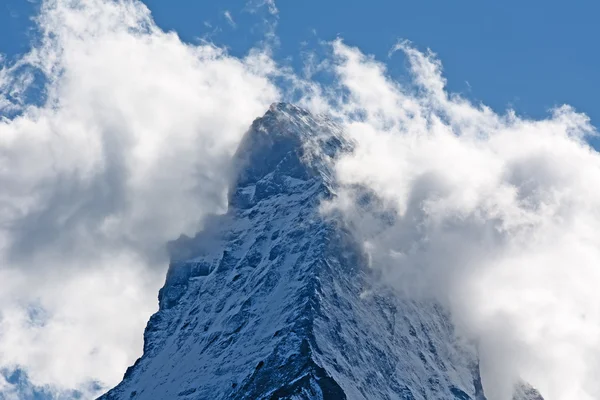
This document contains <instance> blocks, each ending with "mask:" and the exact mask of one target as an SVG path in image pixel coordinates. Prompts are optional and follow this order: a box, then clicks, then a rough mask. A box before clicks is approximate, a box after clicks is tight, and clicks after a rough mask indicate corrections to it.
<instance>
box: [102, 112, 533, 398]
mask: <svg viewBox="0 0 600 400" xmlns="http://www.w3.org/2000/svg"><path fill="white" fill-rule="evenodd" d="M351 149H352V146H351V144H350V143H348V142H347V141H346V140H345V139H344V138H343V135H342V134H341V131H340V129H339V128H338V127H337V126H336V124H335V123H333V122H331V121H330V120H328V119H327V118H324V117H316V116H312V115H311V114H309V113H308V112H306V111H305V110H302V109H300V108H298V107H295V106H293V105H290V104H284V103H280V104H274V105H273V106H271V108H270V109H269V111H268V112H267V113H266V114H265V115H264V116H263V117H262V118H259V119H257V120H256V121H254V123H253V124H252V126H251V128H250V129H249V131H248V132H247V134H246V136H245V137H244V139H243V141H242V143H241V145H240V148H239V150H238V152H237V154H236V156H235V165H236V173H237V175H236V176H237V179H236V180H235V183H234V185H233V186H232V187H231V189H230V195H229V208H228V212H227V213H226V214H224V215H220V216H214V217H211V218H209V219H208V220H207V221H205V227H204V229H203V230H202V232H200V233H199V234H197V235H196V236H195V237H193V238H189V237H181V238H180V239H178V240H177V241H175V242H173V243H171V244H170V252H171V264H170V267H169V271H168V274H167V278H166V282H165V285H164V287H163V288H162V289H161V290H160V293H159V311H158V312H157V313H156V314H154V315H153V316H152V317H151V318H150V321H149V322H148V325H147V327H146V331H145V333H144V353H143V355H142V357H141V358H139V359H138V360H137V361H136V363H135V364H134V365H133V366H132V367H130V368H129V369H128V370H127V372H126V373H125V376H124V378H123V381H122V382H121V383H120V384H119V385H118V386H117V387H115V388H114V389H112V390H110V391H109V392H108V393H106V394H105V395H104V396H102V397H101V399H103V400H132V399H133V400H142V399H143V400H157V399H181V400H221V399H232V400H258V399H264V400H267V399H270V400H275V399H289V400H292V399H295V400H316V399H322V400H342V399H348V400H355V399H356V400H358V399H360V400H378V399H382V400H383V399H401V400H416V399H419V400H422V399H430V400H433V399H444V400H484V399H485V396H484V393H483V389H482V385H481V380H480V378H479V369H478V362H477V359H476V356H474V351H473V349H471V348H467V347H465V345H462V346H463V347H461V345H459V344H458V343H457V342H456V340H455V334H454V331H453V327H452V324H451V323H450V320H449V318H448V316H447V314H446V313H445V311H444V310H443V309H442V308H441V307H439V306H437V305H436V304H433V303H431V304H428V303H422V302H419V303H417V302H412V301H407V300H402V299H399V298H398V297H397V296H394V295H393V293H392V292H391V291H389V290H387V289H385V286H384V285H382V284H381V283H379V282H378V279H377V276H376V274H375V273H374V272H373V271H371V270H370V269H369V268H368V267H367V262H366V259H365V257H364V255H363V253H362V252H361V247H360V246H359V245H358V244H357V243H356V242H355V241H354V240H353V238H352V235H351V234H350V233H349V231H348V230H347V229H345V228H344V225H343V223H341V221H338V220H336V218H335V216H327V217H326V216H324V215H323V214H322V212H321V211H320V208H319V207H320V205H321V203H322V202H323V200H326V199H329V198H331V197H332V196H335V180H334V176H333V173H332V170H331V160H332V158H334V157H336V154H339V152H344V151H351ZM374 288H377V289H376V290H373V289H374ZM520 392H521V393H520V394H519V395H517V398H519V399H522V400H525V399H529V400H533V399H541V397H539V395H537V393H535V391H533V390H526V389H523V390H520Z"/></svg>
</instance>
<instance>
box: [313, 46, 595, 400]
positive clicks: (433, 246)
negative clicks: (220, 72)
mask: <svg viewBox="0 0 600 400" xmlns="http://www.w3.org/2000/svg"><path fill="white" fill-rule="evenodd" d="M395 50H402V51H403V52H404V54H405V55H406V57H407V60H408V62H409V66H410V68H411V72H412V77H413V80H412V83H411V84H409V85H406V84H405V85H401V84H400V83H398V82H396V81H394V80H393V79H392V78H390V77H389V75H388V74H387V71H386V68H385V65H383V64H382V63H379V62H377V61H375V60H374V59H373V58H371V57H367V56H365V55H364V54H362V53H361V52H360V50H358V49H356V48H352V47H349V46H347V45H345V44H344V43H342V42H341V41H339V40H338V41H336V42H334V43H333V58H334V60H335V61H334V64H333V67H332V68H333V73H334V74H335V75H336V77H337V78H336V91H337V92H338V93H340V92H341V93H343V94H344V95H343V96H339V95H338V96H335V97H330V98H328V99H327V101H328V103H329V104H330V105H331V109H332V112H333V114H334V115H335V116H336V117H337V118H338V119H339V120H340V121H341V123H342V125H343V127H344V130H345V132H346V133H347V135H348V136H349V138H351V139H352V140H353V141H354V143H355V149H354V151H353V153H352V154H347V155H345V156H342V157H341V158H340V159H339V160H338V162H337V164H336V171H337V176H338V179H339V181H340V184H341V188H340V191H339V194H338V197H337V199H335V200H334V201H333V202H331V203H328V204H325V205H324V210H326V211H327V210H331V209H332V208H333V209H337V210H341V211H342V215H343V216H344V217H345V218H346V220H347V222H348V224H349V226H350V227H352V228H353V230H354V233H355V234H356V235H357V237H358V238H360V239H361V240H362V241H363V243H364V247H365V251H367V252H368V254H369V256H370V260H371V267H372V268H376V269H379V270H380V271H382V272H383V276H384V277H385V281H386V282H388V283H389V284H391V285H392V286H394V287H395V288H396V289H398V292H399V293H400V294H401V295H402V296H406V297H408V298H411V299H416V300H434V301H437V302H439V303H441V304H442V305H444V306H445V307H446V308H447V309H448V310H449V312H450V313H451V316H452V318H453V321H454V323H455V325H456V327H457V331H458V333H459V334H460V335H462V336H464V337H466V338H468V339H469V340H471V341H472V342H473V343H475V345H476V347H477V349H478V352H479V354H480V357H481V365H480V366H481V373H482V380H483V384H484V389H485V391H486V396H487V398H488V399H490V400H507V399H511V398H512V393H513V389H514V386H515V385H516V384H517V383H518V382H519V381H525V382H528V383H530V384H532V385H533V386H534V387H536V388H537V389H538V390H539V391H540V392H541V394H542V395H543V396H544V398H545V399H547V400H570V399H574V398H577V399H589V400H591V399H596V398H598V397H599V396H600V387H599V385H598V384H597V379H596V377H597V376H598V374H599V373H600V365H599V363H598V361H597V360H600V294H598V291H597V283H598V282H600V268H599V267H598V266H599V265H600V238H599V237H598V235H597V232H598V231H599V230H600V212H599V211H598V210H600V189H598V187H597V185H594V182H598V181H599V180H600V155H599V154H598V153H597V152H596V151H595V150H593V149H592V148H591V147H590V146H589V145H588V144H587V143H586V142H585V138H586V135H593V134H595V130H594V128H593V127H592V126H591V125H590V123H589V119H588V118H587V117H586V116H585V115H582V114H578V113H576V112H575V111H574V110H573V109H571V108H570V107H568V106H562V107H559V108H557V109H555V110H553V111H552V114H551V115H550V116H549V117H548V118H547V119H544V120H529V119H524V118H521V117H518V116H516V115H515V113H514V112H512V111H508V112H507V113H506V114H505V115H500V114H497V113H495V112H494V111H492V110H491V109H490V108H488V107H485V106H483V105H475V104H472V103H471V102H469V101H467V100H466V99H463V98H461V97H460V96H457V95H452V94H449V93H447V92H446V91H445V88H444V87H445V80H444V78H443V77H442V75H441V63H440V62H439V61H438V60H437V59H436V58H435V55H434V54H432V53H422V52H419V51H418V50H416V49H415V48H413V47H411V46H410V44H408V43H401V44H399V45H398V46H397V47H396V49H395ZM322 93H327V91H323V92H322ZM366 193H371V201H367V202H365V194H366Z"/></svg>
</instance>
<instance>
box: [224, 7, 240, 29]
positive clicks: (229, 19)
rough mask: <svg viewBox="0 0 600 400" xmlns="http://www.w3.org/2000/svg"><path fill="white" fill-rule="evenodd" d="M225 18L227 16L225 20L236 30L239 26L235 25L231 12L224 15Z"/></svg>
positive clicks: (227, 11)
mask: <svg viewBox="0 0 600 400" xmlns="http://www.w3.org/2000/svg"><path fill="white" fill-rule="evenodd" d="M223 16H225V19H226V20H227V23H228V24H229V25H231V27H232V28H235V27H236V26H237V24H236V23H235V21H234V20H233V17H232V16H231V13H230V12H229V10H226V11H225V12H224V13H223Z"/></svg>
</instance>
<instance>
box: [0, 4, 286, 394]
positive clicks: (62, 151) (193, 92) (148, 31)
mask: <svg viewBox="0 0 600 400" xmlns="http://www.w3.org/2000/svg"><path fill="white" fill-rule="evenodd" d="M37 23H38V27H39V30H40V37H39V39H38V40H37V41H36V43H35V45H34V46H33V48H32V50H31V51H30V52H29V53H28V54H26V55H24V56H23V57H22V58H21V59H19V60H18V61H16V62H13V63H8V62H7V61H6V62H5V63H4V65H3V67H2V69H1V70H0V93H1V96H0V111H1V112H2V115H4V117H3V118H2V120H0V187H1V188H2V190H0V281H2V282H3V288H2V290H1V291H0V365H2V366H11V365H14V366H16V365H19V366H22V367H24V368H25V369H26V370H27V371H28V373H29V374H30V376H31V379H32V381H33V382H35V383H36V384H40V385H43V384H53V385H57V386H59V387H66V388H81V387H87V386H86V385H87V383H88V382H89V381H98V382H100V383H101V384H108V385H111V384H115V383H116V382H118V380H120V379H121V377H122V374H123V372H124V370H125V368H126V367H127V366H128V365H130V364H131V362H132V361H133V360H135V358H136V357H137V356H138V355H139V354H140V351H141V345H142V343H141V341H142V336H141V332H142V331H143V328H144V326H145V323H146V321H147V319H148V317H149V315H150V313H151V312H153V311H154V309H155V308H156V303H157V301H156V293H157V290H158V287H159V286H160V284H161V283H162V281H163V279H164V268H165V267H166V263H167V260H166V256H165V254H164V245H165V243H166V242H167V241H168V240H172V239H174V238H176V237H178V236H179V235H180V234H182V233H190V234H191V233H194V232H196V231H197V230H198V229H199V227H200V224H201V220H202V217H203V216H204V215H206V214H207V213H214V212H221V211H223V210H224V207H225V206H226V204H225V199H226V188H227V183H228V179H229V176H228V175H229V159H230V158H231V155H232V154H233V152H234V151H235V149H236V147H237V144H238V142H239V141H240V138H241V136H242V135H243V133H244V132H245V130H246V129H247V128H248V126H249V125H250V123H251V122H252V120H253V119H254V118H256V117H257V116H259V115H261V114H262V113H264V111H265V110H266V109H267V108H268V106H269V104H270V103H272V102H273V101H276V100H277V99H278V97H279V94H278V89H277V88H276V87H275V86H274V85H273V84H272V83H271V82H270V80H269V78H268V76H269V74H270V73H271V72H272V71H273V63H272V61H271V60H270V59H269V58H268V56H267V55H266V54H265V53H264V52H261V51H259V50H255V51H252V52H251V53H250V54H249V55H248V56H247V57H245V58H243V59H238V58H234V57H231V56H229V55H228V54H227V53H226V52H224V51H223V50H222V49H219V48H217V47H214V46H211V45H209V44H202V45H190V44H185V43H183V42H182V41H181V40H180V39H179V38H178V36H177V35H176V34H175V33H173V32H163V31H162V30H160V29H159V28H158V27H157V26H156V25H155V24H154V22H153V20H152V18H151V16H150V13H149V10H148V9H147V8H146V7H145V6H144V5H143V4H142V3H141V2H138V1H130V0H123V1H109V0H89V1H85V2H83V1H74V0H48V1H45V2H43V3H42V5H41V12H40V15H39V17H38V21H37ZM36 85H37V86H36ZM40 86H41V90H38V91H37V92H36V93H34V95H35V98H34V100H35V101H34V102H32V101H30V100H31V90H32V88H33V87H40ZM36 103H37V105H36Z"/></svg>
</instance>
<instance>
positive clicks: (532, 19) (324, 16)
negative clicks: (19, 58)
mask: <svg viewBox="0 0 600 400" xmlns="http://www.w3.org/2000/svg"><path fill="white" fill-rule="evenodd" d="M145 3H146V4H147V5H148V7H149V8H150V9H151V11H152V13H153V15H154V18H155V20H156V21H157V23H158V25H159V26H161V27H163V28H164V29H168V30H175V31H177V32H178V33H179V34H180V36H181V37H182V38H183V39H185V40H188V41H195V40H197V38H198V37H208V38H210V39H211V40H213V41H215V42H216V43H218V44H222V45H227V46H228V47H229V48H230V50H231V52H232V53H234V54H242V53H243V52H244V51H246V50H247V49H248V48H250V47H251V46H252V45H254V44H255V43H256V42H257V41H258V40H260V39H261V38H262V35H263V33H264V26H263V25H262V24H261V22H260V21H261V20H260V17H261V15H262V14H264V13H262V14H261V12H259V13H255V14H253V13H251V12H249V10H250V7H249V6H248V5H247V4H246V2H245V1H239V0H238V1H231V0H224V1H218V2H209V1H197V0H170V1H164V0H146V1H145ZM0 7H1V9H0V52H1V53H4V54H6V55H8V56H9V57H10V56H12V55H14V54H17V53H20V52H24V51H25V50H26V49H27V47H28V43H29V40H30V39H31V38H32V36H33V34H32V23H31V21H30V18H31V16H32V14H33V13H34V11H35V8H36V3H35V2H30V1H25V0H5V1H4V2H3V5H2V6H0ZM277 8H278V9H279V14H278V24H277V30H276V33H277V35H278V37H279V39H280V47H279V48H278V50H277V56H278V57H279V58H280V59H282V58H285V57H287V58H291V59H292V61H293V62H298V61H299V54H300V53H301V51H302V50H304V49H306V44H304V45H303V43H307V44H308V46H315V45H316V43H318V41H319V40H332V39H334V38H335V37H336V36H338V35H339V36H341V37H343V38H344V40H345V41H346V42H347V43H348V44H350V45H356V46H359V47H360V48H361V49H362V50H363V51H364V52H367V53H372V54H374V55H375V56H376V57H377V58H379V59H382V60H386V58H387V53H388V51H389V49H390V48H391V47H392V46H393V45H394V43H395V42H396V41H397V40H398V39H399V38H402V39H408V40H410V41H412V42H413V43H414V44H415V45H416V46H417V47H419V48H422V49H424V48H427V47H429V48H431V49H432V50H433V51H434V52H436V53H437V54H438V55H439V58H440V59H441V60H442V62H443V64H444V71H445V76H446V77H447V78H448V86H449V88H450V89H451V90H452V91H457V92H461V93H463V94H465V95H467V96H469V97H471V98H474V99H476V100H480V101H483V102H484V103H486V104H488V105H490V106H492V107H493V108H494V109H496V110H499V111H501V110H504V109H505V108H507V107H508V106H512V107H514V108H515V109H516V110H517V111H518V112H519V113H522V114H525V115H529V116H532V117H540V116H543V115H544V114H545V113H546V111H547V110H548V109H549V108H550V107H552V106H554V105H556V104H562V103H568V104H571V105H573V106H574V107H576V109H577V110H579V111H582V112H585V113H586V114H588V115H589V116H590V117H591V118H592V122H593V123H594V125H596V126H597V125H598V121H599V120H600V109H599V108H598V107H597V105H596V103H597V101H596V99H597V95H596V92H597V88H599V87H600V75H599V74H598V73H597V71H598V70H600V54H599V53H598V51H596V48H597V38H598V37H600V24H598V22H597V18H598V15H600V3H598V2H594V1H581V0H579V1H574V2H569V3H567V2H562V1H554V0H552V1H541V0H531V1H526V2H523V1H515V0H509V1H503V2H492V1H485V2H482V1H476V0H462V1H458V2H450V1H439V0H438V1H435V0H425V1H418V2H417V1H410V2H409V1H392V0H373V1H369V2H365V1H360V0H347V1H344V2H338V1H326V2H323V1H317V0H304V1H279V2H278V3H277ZM225 11H229V13H230V15H231V16H232V18H233V20H234V21H235V22H236V25H237V26H236V27H235V28H234V27H232V26H230V25H229V24H228V22H227V21H226V19H225V17H224V13H225ZM206 23H208V24H210V25H211V26H210V27H209V26H207V24H206ZM315 34H316V35H315ZM207 35H209V36H207ZM388 64H389V66H390V72H391V73H392V74H402V73H403V71H404V63H403V60H402V58H401V57H400V56H395V57H392V59H391V60H389V61H388Z"/></svg>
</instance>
